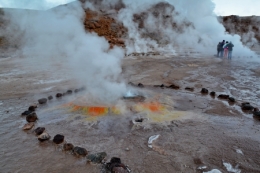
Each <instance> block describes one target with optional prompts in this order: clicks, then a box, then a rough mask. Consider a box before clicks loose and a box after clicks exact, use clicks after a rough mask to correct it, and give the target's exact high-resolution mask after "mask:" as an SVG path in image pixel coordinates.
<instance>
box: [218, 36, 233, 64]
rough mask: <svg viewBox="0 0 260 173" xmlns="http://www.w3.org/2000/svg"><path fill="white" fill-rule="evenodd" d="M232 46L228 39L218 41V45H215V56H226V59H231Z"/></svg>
mask: <svg viewBox="0 0 260 173" xmlns="http://www.w3.org/2000/svg"><path fill="white" fill-rule="evenodd" d="M233 47H234V45H233V44H232V42H231V41H230V42H228V41H225V40H223V41H222V42H219V43H218V46H217V51H218V53H217V57H221V58H222V57H225V58H228V59H231V58H232V51H233Z"/></svg>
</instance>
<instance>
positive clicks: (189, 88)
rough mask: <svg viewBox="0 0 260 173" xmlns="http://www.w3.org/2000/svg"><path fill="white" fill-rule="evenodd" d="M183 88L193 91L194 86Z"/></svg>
mask: <svg viewBox="0 0 260 173" xmlns="http://www.w3.org/2000/svg"><path fill="white" fill-rule="evenodd" d="M185 90H188V91H194V88H191V87H186V88H185Z"/></svg>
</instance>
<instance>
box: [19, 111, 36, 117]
mask: <svg viewBox="0 0 260 173" xmlns="http://www.w3.org/2000/svg"><path fill="white" fill-rule="evenodd" d="M31 113H33V111H24V112H23V113H22V114H21V116H27V115H30V114H31Z"/></svg>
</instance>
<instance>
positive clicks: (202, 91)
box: [200, 88, 209, 94]
mask: <svg viewBox="0 0 260 173" xmlns="http://www.w3.org/2000/svg"><path fill="white" fill-rule="evenodd" d="M200 92H201V93H202V94H208V93H209V91H208V90H207V89H206V88H202V89H201V91H200Z"/></svg>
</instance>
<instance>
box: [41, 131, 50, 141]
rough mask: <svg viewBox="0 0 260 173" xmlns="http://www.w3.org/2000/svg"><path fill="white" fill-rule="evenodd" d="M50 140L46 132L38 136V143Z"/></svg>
mask: <svg viewBox="0 0 260 173" xmlns="http://www.w3.org/2000/svg"><path fill="white" fill-rule="evenodd" d="M50 138H51V136H50V135H49V134H48V133H46V132H44V133H42V134H41V135H39V136H38V140H39V141H40V142H43V141H47V140H49V139H50Z"/></svg>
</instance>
